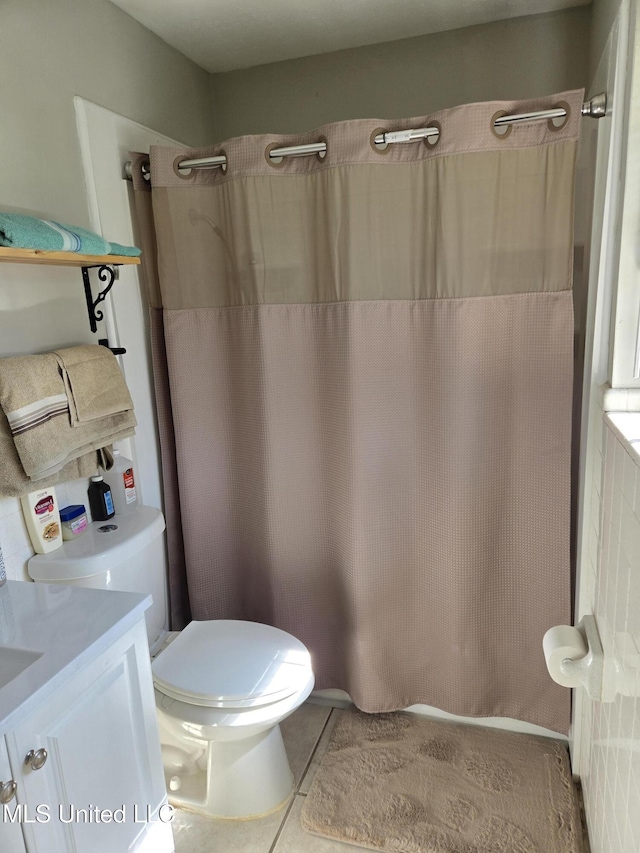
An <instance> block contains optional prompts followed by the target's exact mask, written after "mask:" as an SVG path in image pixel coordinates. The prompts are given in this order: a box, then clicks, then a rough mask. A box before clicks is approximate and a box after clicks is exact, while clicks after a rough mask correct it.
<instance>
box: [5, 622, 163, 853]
mask: <svg viewBox="0 0 640 853" xmlns="http://www.w3.org/2000/svg"><path fill="white" fill-rule="evenodd" d="M136 631H137V633H136V637H135V642H132V634H131V633H130V634H128V635H127V637H125V638H122V640H123V642H120V643H119V644H117V645H116V646H114V647H113V648H112V649H111V650H110V651H109V652H108V653H105V654H103V655H102V657H100V658H99V659H98V660H97V661H95V662H94V663H92V664H90V665H88V666H87V667H86V668H85V669H84V670H82V671H81V672H80V673H78V674H77V675H75V676H74V677H72V678H71V679H70V680H69V681H68V682H67V683H66V684H63V685H62V686H61V687H60V688H59V689H58V690H57V692H56V693H55V694H54V695H53V696H52V697H51V698H50V699H48V700H47V701H46V702H45V703H44V704H43V706H42V707H41V708H39V709H38V710H37V711H36V712H34V713H33V714H32V715H31V716H30V717H29V718H28V720H26V721H25V722H24V724H23V725H21V726H20V728H18V729H16V730H15V731H14V732H13V733H10V734H9V735H7V744H8V748H9V755H10V759H11V763H12V765H14V770H15V765H16V763H19V764H20V765H21V767H22V774H23V779H22V781H21V782H20V785H21V787H22V788H23V789H24V794H23V797H24V799H25V800H26V803H27V805H28V811H29V813H30V814H31V815H33V814H35V812H36V808H37V806H40V807H41V811H42V810H43V809H42V806H43V805H44V806H46V807H47V809H46V812H47V815H46V816H48V818H49V819H48V820H34V821H33V822H32V823H30V824H29V825H25V826H24V835H25V839H26V841H27V846H28V849H29V851H31V850H32V849H33V850H34V851H37V853H116V851H117V853H127V851H134V850H135V851H143V850H144V851H150V853H151V851H152V853H170V851H172V850H173V838H172V832H171V825H170V823H169V822H163V821H162V820H160V819H159V817H164V818H165V819H166V817H167V815H166V814H165V812H167V811H169V809H168V807H166V806H165V805H164V804H166V791H165V786H164V774H163V772H162V762H161V757H160V744H159V739H158V733H157V720H156V710H155V702H154V698H153V686H152V682H151V669H150V663H149V652H148V647H147V643H146V633H145V629H144V622H141V623H140V625H139V626H138V628H137V629H136ZM43 748H44V749H46V750H47V753H48V755H47V759H46V762H45V763H44V765H43V766H42V767H41V768H40V769H31V768H30V767H29V765H28V764H25V757H26V756H27V754H28V753H29V751H30V750H34V751H37V750H40V749H43ZM40 757H41V758H42V754H41V755H40ZM163 806H164V808H162V807H163ZM159 810H160V812H159Z"/></svg>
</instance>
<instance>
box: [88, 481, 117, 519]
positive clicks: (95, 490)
mask: <svg viewBox="0 0 640 853" xmlns="http://www.w3.org/2000/svg"><path fill="white" fill-rule="evenodd" d="M87 495H88V496H89V506H90V507H91V517H92V518H93V520H94V521H106V520H107V519H108V518H113V516H114V515H115V510H114V509H113V497H112V495H111V487H110V486H109V484H108V483H105V481H104V480H103V479H102V477H100V476H96V477H92V478H91V482H90V483H89V488H88V490H87Z"/></svg>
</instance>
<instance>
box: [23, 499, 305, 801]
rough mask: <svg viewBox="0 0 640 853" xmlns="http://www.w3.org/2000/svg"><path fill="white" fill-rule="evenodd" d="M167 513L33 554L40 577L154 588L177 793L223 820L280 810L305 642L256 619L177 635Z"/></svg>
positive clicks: (170, 767)
mask: <svg viewBox="0 0 640 853" xmlns="http://www.w3.org/2000/svg"><path fill="white" fill-rule="evenodd" d="M163 532H164V518H163V517H162V513H161V512H159V510H157V509H154V508H152V507H145V506H139V507H137V508H136V509H135V510H133V511H132V512H130V513H128V514H127V515H124V516H115V518H113V519H111V520H110V523H109V524H106V525H105V524H103V523H101V522H94V523H93V524H91V525H89V528H88V530H87V531H86V532H85V533H84V534H83V535H82V536H81V537H78V539H77V540H74V541H72V542H65V543H64V545H63V546H62V547H61V548H58V549H57V550H56V551H51V552H50V553H49V554H38V555H36V556H35V557H32V558H31V560H30V561H29V566H28V570H29V574H30V576H31V577H32V578H33V580H35V581H43V582H45V583H60V584H70V585H80V586H87V587H93V588H99V589H112V590H123V591H125V592H140V593H146V594H149V593H151V594H152V595H153V604H152V605H151V607H150V608H149V609H148V610H147V613H146V620H147V633H148V637H149V646H150V649H151V652H152V655H153V662H152V672H153V680H154V689H155V696H156V707H157V710H158V723H159V729H160V741H161V744H162V756H163V764H164V768H165V776H166V780H167V789H168V793H169V800H170V802H172V803H173V804H175V805H178V806H184V807H186V808H189V809H191V810H193V811H198V812H202V813H204V814H207V815H210V816H212V817H222V818H249V817H257V816H259V815H262V814H267V813H268V812H270V811H274V810H275V809H277V808H278V807H279V806H280V805H282V803H283V802H284V801H285V800H286V799H287V798H288V797H289V795H290V793H291V791H292V788H293V776H292V773H291V770H290V769H289V762H288V760H287V755H286V752H285V750H284V745H283V743H282V735H281V733H280V723H281V722H282V720H284V719H285V718H286V717H288V716H289V714H292V713H293V712H294V711H295V710H296V708H298V707H299V706H300V705H301V704H302V702H304V700H305V699H306V698H307V696H308V695H309V694H310V693H311V690H312V689H313V684H314V676H313V671H312V668H311V660H310V656H309V652H308V651H307V649H306V648H305V646H304V645H303V644H302V643H301V642H300V641H299V640H297V639H296V638H295V637H292V636H291V635H290V634H287V633H286V632H285V631H281V630H279V629H278V628H272V627H270V626H269V625H263V624H261V623H257V622H242V621H239V620H211V621H205V622H197V621H195V622H191V623H190V624H189V625H187V627H186V628H184V630H183V631H181V632H175V633H172V634H168V633H167V631H166V624H167V621H168V620H167V596H166V559H165V553H164V537H163Z"/></svg>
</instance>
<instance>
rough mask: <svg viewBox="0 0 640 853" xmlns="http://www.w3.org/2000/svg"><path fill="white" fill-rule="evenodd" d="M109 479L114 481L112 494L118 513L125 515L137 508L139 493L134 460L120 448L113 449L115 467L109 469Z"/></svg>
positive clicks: (114, 506)
mask: <svg viewBox="0 0 640 853" xmlns="http://www.w3.org/2000/svg"><path fill="white" fill-rule="evenodd" d="M109 479H110V480H111V483H112V489H111V494H112V497H113V508H114V509H115V511H116V515H125V513H127V512H131V510H132V509H135V506H136V504H137V495H136V478H135V474H134V471H133V462H132V461H131V460H130V459H127V457H126V456H123V455H122V454H121V453H120V451H119V450H114V451H113V468H111V470H110V471H109Z"/></svg>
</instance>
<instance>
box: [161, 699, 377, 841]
mask: <svg viewBox="0 0 640 853" xmlns="http://www.w3.org/2000/svg"><path fill="white" fill-rule="evenodd" d="M342 713H343V712H342V711H341V710H339V709H337V708H331V707H328V706H324V705H315V704H311V703H310V702H307V703H305V704H304V705H302V707H301V708H299V710H298V711H296V712H295V713H294V714H292V715H291V716H290V717H288V718H287V719H286V720H285V721H284V723H282V727H281V728H282V737H283V739H284V743H285V747H286V749H287V754H288V756H289V763H290V765H291V770H292V772H293V774H294V776H295V791H294V793H293V794H292V796H291V798H290V799H289V801H288V803H286V804H285V805H284V806H283V807H282V808H281V809H280V810H279V811H277V812H275V813H274V814H271V815H268V816H267V817H264V818H259V819H257V820H247V821H226V820H211V819H210V818H205V817H201V816H200V815H196V814H192V813H190V812H187V811H183V810H181V809H180V810H176V813H175V817H174V819H173V834H174V837H175V842H176V853H354V850H356V849H363V848H356V847H354V846H353V845H352V844H341V843H339V842H336V841H329V840H328V839H324V838H318V837H317V836H314V835H310V834H309V833H307V832H305V831H304V830H303V829H302V827H301V826H300V809H301V808H302V803H303V801H304V799H303V798H304V797H306V795H307V793H308V791H309V786H310V785H311V781H312V779H313V776H314V773H315V771H316V768H317V766H318V764H319V762H320V759H321V757H322V755H323V754H324V751H325V749H326V747H327V743H328V741H329V736H330V734H331V730H332V728H333V726H334V725H335V723H336V720H337V719H338V716H339V715H340V714H342Z"/></svg>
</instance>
